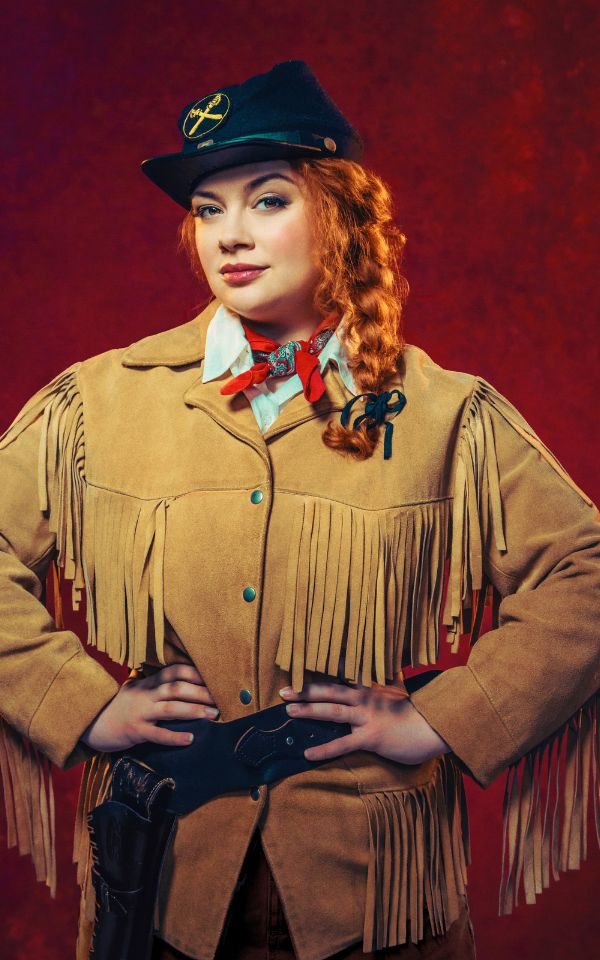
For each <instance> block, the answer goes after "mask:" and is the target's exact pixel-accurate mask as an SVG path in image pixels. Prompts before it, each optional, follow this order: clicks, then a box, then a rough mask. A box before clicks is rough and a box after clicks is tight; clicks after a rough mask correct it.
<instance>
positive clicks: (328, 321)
mask: <svg viewBox="0 0 600 960" xmlns="http://www.w3.org/2000/svg"><path fill="white" fill-rule="evenodd" d="M336 319H337V314H336V313H335V311H333V312H332V313H330V314H328V315H327V316H326V317H324V319H323V320H321V322H320V324H319V325H318V327H316V329H315V330H314V331H313V333H312V334H311V336H310V338H309V339H308V340H290V341H289V343H286V344H281V343H278V342H277V340H271V339H270V338H269V337H264V336H263V335H262V334H261V333H256V331H255V330H252V329H251V328H250V327H249V326H248V325H247V324H246V323H244V321H242V326H243V328H244V333H245V334H246V338H247V340H248V343H249V344H250V347H251V349H252V356H253V359H254V361H255V363H254V365H253V366H252V367H251V368H250V369H249V370H245V371H244V373H240V374H238V376H237V377H233V378H232V379H231V380H228V381H227V383H224V384H223V386H222V387H221V393H223V394H225V395H227V394H230V393H238V391H240V390H244V389H245V388H246V387H249V386H252V385H253V384H255V383H263V381H265V380H266V379H267V377H287V376H289V375H290V374H292V373H297V374H298V376H299V377H300V380H301V381H302V388H303V390H304V396H305V397H306V399H307V400H308V401H310V403H315V402H316V401H317V400H319V399H320V398H321V397H322V396H323V394H324V392H325V384H324V382H323V377H322V376H321V370H320V367H319V360H318V355H319V353H320V352H321V350H322V349H323V347H324V346H325V344H326V343H327V341H328V340H329V338H330V337H331V336H332V335H333V332H334V328H335V326H336V323H335V321H336Z"/></svg>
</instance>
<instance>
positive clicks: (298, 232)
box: [269, 220, 314, 267]
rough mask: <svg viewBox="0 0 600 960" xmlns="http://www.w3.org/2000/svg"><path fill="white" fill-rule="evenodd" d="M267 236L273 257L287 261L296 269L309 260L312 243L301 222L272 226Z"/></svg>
mask: <svg viewBox="0 0 600 960" xmlns="http://www.w3.org/2000/svg"><path fill="white" fill-rule="evenodd" d="M273 227H274V228H273V231H272V232H271V233H270V235H269V245H270V247H271V249H272V251H273V255H274V257H276V258H277V260H279V261H281V260H283V259H285V260H287V261H288V262H289V263H290V264H291V263H295V264H297V265H298V267H299V266H300V265H301V264H305V263H306V261H307V258H308V259H309V260H310V259H311V254H312V251H313V246H314V244H313V242H312V237H311V235H310V232H309V229H308V227H307V225H306V223H305V221H303V220H297V221H287V222H286V223H281V224H274V225H273Z"/></svg>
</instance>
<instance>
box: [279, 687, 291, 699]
mask: <svg viewBox="0 0 600 960" xmlns="http://www.w3.org/2000/svg"><path fill="white" fill-rule="evenodd" d="M290 693H292V688H291V687H282V688H281V690H280V691H279V696H280V697H289V695H290Z"/></svg>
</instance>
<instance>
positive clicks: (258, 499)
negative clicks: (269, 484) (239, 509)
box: [250, 490, 263, 503]
mask: <svg viewBox="0 0 600 960" xmlns="http://www.w3.org/2000/svg"><path fill="white" fill-rule="evenodd" d="M262 498H263V492H262V490H253V491H252V493H251V494H250V500H251V501H252V503H262Z"/></svg>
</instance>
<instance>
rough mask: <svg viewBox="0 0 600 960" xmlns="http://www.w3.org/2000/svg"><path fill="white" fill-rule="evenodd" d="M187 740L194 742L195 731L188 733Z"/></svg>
mask: <svg viewBox="0 0 600 960" xmlns="http://www.w3.org/2000/svg"><path fill="white" fill-rule="evenodd" d="M187 741H188V743H193V742H194V734H193V733H188V735H187Z"/></svg>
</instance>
